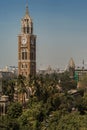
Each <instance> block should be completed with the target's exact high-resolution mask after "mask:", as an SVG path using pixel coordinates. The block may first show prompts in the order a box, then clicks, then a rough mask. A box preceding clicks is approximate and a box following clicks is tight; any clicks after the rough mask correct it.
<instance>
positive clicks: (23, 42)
mask: <svg viewBox="0 0 87 130" xmlns="http://www.w3.org/2000/svg"><path fill="white" fill-rule="evenodd" d="M26 42H27V38H26V37H22V44H23V45H25V44H26Z"/></svg>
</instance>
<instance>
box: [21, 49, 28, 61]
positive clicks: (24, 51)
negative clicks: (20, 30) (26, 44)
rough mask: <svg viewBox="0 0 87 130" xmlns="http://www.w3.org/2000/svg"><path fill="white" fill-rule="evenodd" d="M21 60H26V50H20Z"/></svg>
mask: <svg viewBox="0 0 87 130" xmlns="http://www.w3.org/2000/svg"><path fill="white" fill-rule="evenodd" d="M22 60H27V50H26V49H23V50H22Z"/></svg>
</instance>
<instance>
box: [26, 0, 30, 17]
mask: <svg viewBox="0 0 87 130" xmlns="http://www.w3.org/2000/svg"><path fill="white" fill-rule="evenodd" d="M26 15H29V10H28V0H26Z"/></svg>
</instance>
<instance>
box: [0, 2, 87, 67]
mask: <svg viewBox="0 0 87 130" xmlns="http://www.w3.org/2000/svg"><path fill="white" fill-rule="evenodd" d="M28 5H29V12H30V16H31V17H32V19H33V23H34V34H35V35H37V68H47V67H48V66H49V65H50V66H52V68H61V67H66V65H67V64H68V61H69V60H70V58H71V57H73V59H74V61H75V64H76V65H79V64H82V61H83V59H84V61H85V63H87V0H28ZM25 7H26V0H1V1H0V68H2V67H4V66H6V65H15V66H17V56H18V54H17V47H18V46H17V45H18V42H17V40H18V39H17V36H18V34H19V33H20V31H21V18H22V17H23V16H24V14H25Z"/></svg>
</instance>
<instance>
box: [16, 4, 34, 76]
mask: <svg viewBox="0 0 87 130" xmlns="http://www.w3.org/2000/svg"><path fill="white" fill-rule="evenodd" d="M18 74H19V75H23V76H25V77H28V76H29V75H31V76H34V75H35V74H36V35H34V34H33V21H32V19H31V17H30V15H29V11H28V5H27V6H26V13H25V16H24V17H23V19H22V20H21V33H20V34H19V35H18Z"/></svg>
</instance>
